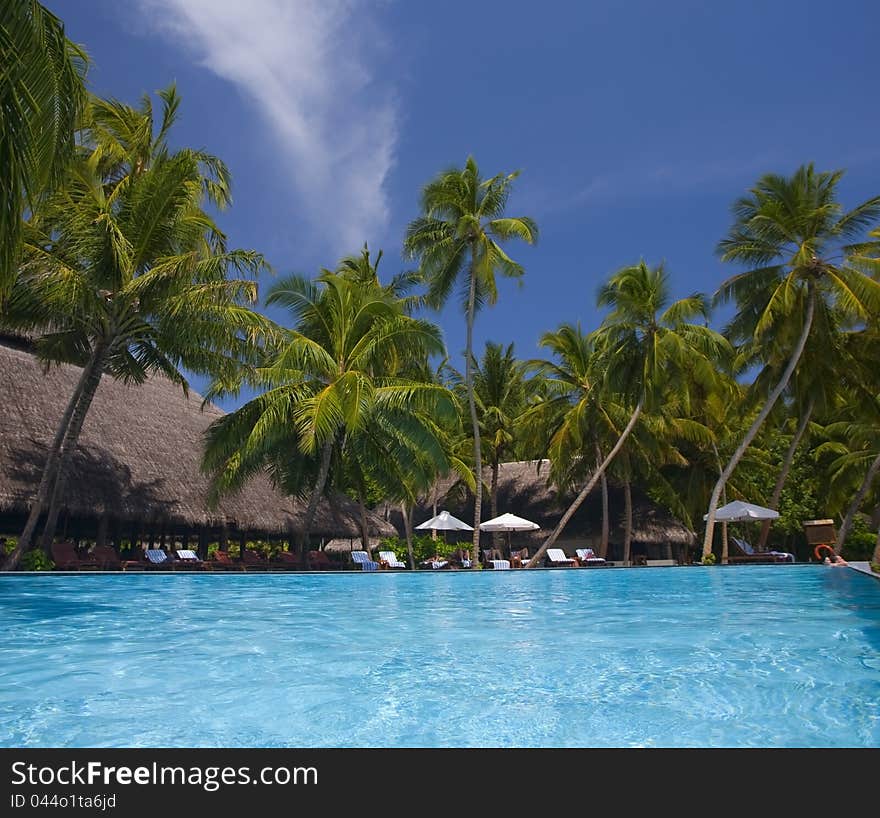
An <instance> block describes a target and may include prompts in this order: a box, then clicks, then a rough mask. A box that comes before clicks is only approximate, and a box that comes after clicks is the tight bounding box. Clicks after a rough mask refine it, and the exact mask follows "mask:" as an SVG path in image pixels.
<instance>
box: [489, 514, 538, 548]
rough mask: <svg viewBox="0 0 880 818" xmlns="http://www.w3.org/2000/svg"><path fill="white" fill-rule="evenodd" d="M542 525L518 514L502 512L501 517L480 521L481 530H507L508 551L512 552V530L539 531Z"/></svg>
mask: <svg viewBox="0 0 880 818" xmlns="http://www.w3.org/2000/svg"><path fill="white" fill-rule="evenodd" d="M540 527H541V526H539V525H538V524H537V523H533V522H532V521H531V520H526V519H523V518H522V517H517V516H516V514H502V515H501V516H499V517H493V518H492V519H491V520H486V522H484V523H480V531H506V532H507V553H508V555H509V554H510V532H511V531H537V530H538V529H539V528H540Z"/></svg>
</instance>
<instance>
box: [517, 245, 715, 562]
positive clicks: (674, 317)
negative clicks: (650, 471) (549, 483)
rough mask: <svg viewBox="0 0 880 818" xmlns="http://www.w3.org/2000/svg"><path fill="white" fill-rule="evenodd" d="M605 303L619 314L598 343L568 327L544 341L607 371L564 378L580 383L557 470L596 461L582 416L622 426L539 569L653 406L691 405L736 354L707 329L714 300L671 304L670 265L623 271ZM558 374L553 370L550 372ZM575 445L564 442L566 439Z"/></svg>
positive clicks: (612, 315) (604, 295) (604, 292)
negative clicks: (690, 396)
mask: <svg viewBox="0 0 880 818" xmlns="http://www.w3.org/2000/svg"><path fill="white" fill-rule="evenodd" d="M598 303H599V305H600V306H605V307H610V308H611V310H610V312H609V313H608V315H607V316H606V318H605V320H604V321H603V322H602V326H601V327H600V328H599V329H598V330H597V331H596V332H595V333H594V334H593V336H592V339H591V340H590V341H587V340H580V339H578V338H576V335H577V333H575V332H574V331H573V329H572V328H570V327H568V328H566V327H564V328H563V331H562V337H559V336H556V335H555V334H552V333H551V334H550V335H548V336H545V338H544V339H542V343H543V344H544V345H545V346H548V347H550V348H551V349H554V351H557V350H559V351H565V350H568V349H569V348H570V347H571V346H572V345H574V346H575V350H576V355H577V356H578V360H581V359H583V358H584V357H589V356H590V355H591V351H590V347H592V350H594V351H593V352H592V355H594V356H595V357H594V358H593V360H592V361H591V362H590V363H589V364H587V365H586V367H585V373H584V374H587V375H592V374H593V373H596V372H602V373H603V376H602V378H601V379H600V380H599V381H598V382H597V381H596V380H595V379H594V378H589V377H584V375H582V374H581V373H580V372H576V373H574V372H573V373H571V374H572V375H574V377H573V378H570V379H569V378H568V373H567V372H565V369H564V368H562V369H561V372H560V374H563V375H564V376H565V379H568V380H569V381H570V382H571V384H572V387H573V388H572V392H571V396H570V402H571V409H570V411H569V412H568V413H566V421H567V422H566V424H565V426H564V427H561V428H560V430H559V436H558V442H557V443H555V444H551V445H555V447H556V448H555V452H556V458H557V460H559V463H558V464H557V463H554V468H556V469H560V468H561V469H565V468H566V465H567V464H568V468H571V467H572V465H571V464H573V463H576V462H578V461H581V460H583V459H584V458H588V457H590V456H591V455H592V454H593V452H592V443H593V440H592V439H590V440H589V443H590V444H591V445H590V446H588V447H587V448H586V449H585V448H584V447H583V446H582V445H579V444H582V442H583V417H582V413H586V414H594V413H595V414H596V415H598V416H600V417H601V416H602V414H603V413H604V415H605V417H607V422H609V424H610V425H611V426H614V427H616V428H617V429H618V433H617V441H616V443H615V444H614V445H613V446H612V448H611V449H610V451H609V452H608V454H607V455H605V458H604V460H603V461H602V462H601V463H599V464H598V466H597V467H596V468H595V469H594V470H593V472H592V475H591V476H590V478H589V480H587V481H586V484H585V485H584V487H583V488H582V489H581V491H580V492H579V493H578V495H577V496H576V497H575V498H574V500H573V501H572V503H571V505H570V506H569V507H568V509H567V510H566V511H565V513H564V514H563V515H562V518H561V519H560V521H559V523H558V524H557V526H556V528H555V529H554V530H553V532H552V533H551V534H550V536H549V537H548V538H547V539H546V540H545V541H544V543H543V544H542V545H541V547H540V548H539V549H538V551H537V552H536V553H535V555H534V556H533V557H532V558H531V560H529V563H528V566H527V567H530V568H531V567H534V566H535V565H537V564H538V562H539V561H540V560H541V558H542V557H543V556H544V553H545V552H546V550H547V549H548V548H550V547H551V546H552V545H553V544H554V543H555V542H556V540H557V539H558V538H559V535H560V534H561V533H562V532H563V530H564V529H565V526H566V525H567V524H568V522H569V520H570V519H571V518H572V516H573V515H574V513H575V512H576V511H577V510H578V508H579V507H580V505H581V504H582V503H583V501H584V500H585V499H586V497H587V495H589V493H590V492H591V491H592V489H593V487H594V486H595V485H596V483H597V482H598V481H599V480H600V478H601V476H602V474H603V473H604V472H605V471H606V470H607V468H608V466H609V465H610V464H611V463H612V461H613V460H614V458H615V457H616V456H617V454H618V453H619V452H620V450H621V449H622V448H623V446H624V444H625V443H626V440H627V438H628V437H629V436H630V434H631V433H632V431H633V429H634V428H635V426H636V423H637V422H638V420H639V417H640V416H641V414H642V411H643V410H644V409H645V408H648V409H653V408H654V407H655V406H658V405H659V404H661V403H662V401H663V400H664V397H665V396H666V395H668V394H669V393H670V392H671V393H673V394H674V395H675V396H676V399H677V400H678V401H679V402H682V403H684V404H686V402H687V393H688V390H689V388H690V386H691V384H696V385H697V386H699V387H700V388H701V389H704V390H711V389H713V388H714V387H715V385H716V383H717V380H718V368H719V363H720V362H723V360H724V358H725V356H726V355H727V353H728V351H729V349H730V348H729V345H728V343H727V341H726V340H725V339H724V338H723V337H722V336H720V335H719V334H718V333H716V332H714V331H712V330H711V329H709V328H708V327H707V326H706V325H705V324H696V323H690V321H691V320H692V319H695V318H700V319H703V320H704V321H705V319H706V318H707V315H708V306H707V303H706V299H705V298H704V297H703V296H702V295H700V294H694V295H691V296H689V297H687V298H683V299H681V300H679V301H675V302H673V303H671V304H670V293H669V277H668V275H667V273H666V270H665V269H664V268H663V266H662V265H660V266H657V267H654V268H650V267H648V265H647V264H645V262H644V261H642V262H640V263H639V264H637V265H635V266H632V267H624V268H623V269H621V270H619V271H618V272H617V273H615V274H614V275H613V276H611V279H610V280H609V281H608V283H607V284H605V285H604V286H603V287H602V289H601V290H600V291H599V298H598ZM550 371H552V366H551V368H550ZM611 406H617V407H620V406H626V407H627V410H626V411H627V412H628V414H629V418H628V420H627V421H626V424H625V425H622V426H621V425H620V423H619V421H618V422H615V418H614V417H613V416H612V414H611V412H610V411H609V407H611ZM566 438H567V439H568V440H569V441H570V442H571V444H572V445H570V446H569V445H565V446H564V445H562V443H563V441H564V440H565V439H566Z"/></svg>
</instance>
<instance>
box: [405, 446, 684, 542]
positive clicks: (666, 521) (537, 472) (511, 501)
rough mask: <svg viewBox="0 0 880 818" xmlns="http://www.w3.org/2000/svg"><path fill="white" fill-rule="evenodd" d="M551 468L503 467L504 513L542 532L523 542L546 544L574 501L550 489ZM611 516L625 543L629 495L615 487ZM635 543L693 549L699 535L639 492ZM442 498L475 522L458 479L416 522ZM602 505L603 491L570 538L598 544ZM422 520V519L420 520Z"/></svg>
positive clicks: (572, 525) (614, 535) (441, 488)
mask: <svg viewBox="0 0 880 818" xmlns="http://www.w3.org/2000/svg"><path fill="white" fill-rule="evenodd" d="M549 468H550V463H549V461H547V460H522V461H517V462H514V463H502V464H501V465H500V467H499V471H498V513H499V514H503V513H504V512H505V511H509V512H512V513H514V514H517V515H519V516H520V517H525V518H526V519H529V520H532V521H533V522H536V523H538V525H540V526H541V530H540V531H538V532H535V533H534V534H532V535H528V534H517V538H518V539H519V540H522V539H533V540H535V541H536V542H537V541H539V540H543V539H544V538H545V537H546V536H547V534H548V533H549V532H550V531H552V530H553V528H554V527H555V526H556V524H557V523H558V522H559V518H560V517H561V516H562V514H563V512H564V511H565V509H566V508H567V507H568V505H569V503H570V502H571V500H572V499H573V497H569V496H562V497H560V496H559V492H558V491H557V490H556V488H555V487H553V486H549V485H548V484H547V475H548V472H549ZM490 480H491V471H490V470H489V469H488V468H487V469H486V470H485V471H484V476H483V481H484V485H485V486H487V487H488V486H489V484H490ZM608 494H609V498H608V499H609V502H608V505H609V511H610V514H609V516H610V520H611V526H612V528H611V539H612V540H615V539H616V540H622V538H623V508H624V501H623V489H622V488H621V487H620V486H617V485H615V484H614V483H613V482H611V483H610V485H609V492H608ZM632 495H633V532H632V536H633V542H636V543H652V544H653V543H658V544H664V545H666V544H678V545H690V544H692V543H693V542H694V540H695V537H694V533H693V532H692V531H690V530H689V529H688V528H687V527H686V526H685V525H684V523H682V522H681V521H680V520H677V519H676V518H675V517H673V516H672V515H671V514H670V513H669V512H668V511H666V510H664V509H663V508H661V507H660V506H658V505H657V504H656V503H654V502H653V501H652V500H650V499H649V498H648V497H647V496H646V495H645V494H644V493H643V492H641V491H639V490H638V489H637V488H633V491H632ZM435 496H436V500H437V504H438V508H448V509H449V510H450V511H451V512H452V513H453V514H455V515H456V516H457V517H460V518H461V519H463V520H472V519H473V508H474V502H473V497H471V496H469V495H468V493H467V492H465V491H463V490H462V487H461V484H460V482H459V481H458V479H457V478H456V477H448V478H446V479H443V480H440V481H438V482H437V485H436V486H435V487H434V489H433V490H432V492H431V493H430V494H429V495H428V496H427V497H425V498H423V500H422V503H421V504H420V507H419V509H418V511H417V513H416V522H417V523H418V522H421V521H422V519H425V518H427V517H429V516H431V514H432V513H433V503H434V498H435ZM601 503H602V500H601V492H600V489H599V486H598V485H597V486H596V488H595V489H594V490H593V492H592V493H591V494H590V496H589V497H587V499H586V500H585V501H584V503H583V505H581V507H580V508H579V509H578V510H577V512H576V513H575V515H574V516H573V517H572V519H571V521H570V522H569V524H568V526H567V527H566V529H565V532H564V537H567V538H578V537H579V538H585V539H586V538H592V537H596V536H598V535H599V533H600V530H601V524H602V523H601V521H602V505H601ZM420 515H421V516H420ZM489 516H490V512H489V497H488V494H487V492H486V491H484V492H483V513H482V517H483V519H484V520H486V519H488V517H489Z"/></svg>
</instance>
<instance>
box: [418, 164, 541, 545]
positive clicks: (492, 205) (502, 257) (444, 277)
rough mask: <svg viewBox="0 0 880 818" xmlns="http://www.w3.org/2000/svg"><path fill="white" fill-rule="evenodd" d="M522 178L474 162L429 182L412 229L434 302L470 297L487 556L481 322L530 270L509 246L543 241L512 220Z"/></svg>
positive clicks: (468, 380)
mask: <svg viewBox="0 0 880 818" xmlns="http://www.w3.org/2000/svg"><path fill="white" fill-rule="evenodd" d="M518 175H519V173H518V172H516V173H509V174H498V175H497V176H493V177H491V178H489V179H483V178H482V177H481V176H480V171H479V168H478V167H477V163H476V162H475V161H474V158H473V157H468V159H467V162H465V166H464V168H461V169H459V168H451V169H450V170H447V171H445V172H443V173H441V174H440V175H439V176H438V177H437V178H436V179H434V180H432V181H431V182H429V183H428V184H427V185H426V186H425V188H424V190H423V191H422V202H421V204H422V216H421V217H419V218H418V219H416V220H414V221H413V222H412V223H411V224H410V225H409V227H408V229H407V234H406V239H405V240H404V250H405V252H406V253H407V254H408V255H409V256H410V257H412V258H417V259H418V260H419V266H420V271H421V273H422V275H423V277H424V279H425V280H426V282H427V284H428V295H427V299H426V301H427V303H428V304H430V305H431V306H434V307H439V306H441V305H442V304H444V303H445V302H446V301H447V300H448V298H449V295H450V293H451V292H452V289H453V288H454V286H455V284H456V282H459V281H461V280H462V279H463V281H461V283H462V284H463V290H464V294H465V297H464V303H465V320H466V323H467V337H466V340H465V351H464V357H465V387H466V390H467V396H468V408H469V410H470V416H471V429H472V431H473V436H474V476H475V486H476V488H475V493H474V541H473V542H474V554H475V555H476V554H479V547H480V517H481V507H482V499H483V488H482V486H483V483H482V468H483V458H482V449H481V441H480V419H479V415H478V413H477V404H476V400H475V397H474V380H473V362H474V343H473V337H474V317H475V315H476V311H477V308H478V307H479V306H481V305H482V304H483V303H489V304H494V303H495V301H496V300H497V298H498V289H497V286H496V282H495V276H496V275H502V276H505V277H507V278H521V277H522V275H523V272H524V271H523V268H522V266H521V265H519V264H518V263H517V262H515V261H514V260H513V259H512V258H510V256H508V255H507V253H506V252H505V251H504V249H503V248H502V246H501V245H502V243H503V242H506V241H509V240H511V239H520V240H522V241H525V242H526V243H528V244H534V243H535V242H536V241H537V239H538V228H537V225H536V224H535V222H534V221H533V220H532V219H530V218H528V217H525V216H519V217H509V216H505V215H504V211H505V208H506V206H507V200H508V197H509V196H510V191H511V188H512V186H513V182H514V180H515V179H516V178H517V176H518Z"/></svg>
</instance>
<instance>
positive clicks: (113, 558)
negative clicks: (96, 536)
mask: <svg viewBox="0 0 880 818" xmlns="http://www.w3.org/2000/svg"><path fill="white" fill-rule="evenodd" d="M92 558H93V559H94V560H95V562H97V563H98V567H99V568H101V570H103V571H128V570H131V569H134V570H135V571H143V570H144V561H143V560H123V559H120V558H119V554H117V553H116V549H115V548H111V547H110V546H109V545H96V546H95V547H94V548H93V549H92Z"/></svg>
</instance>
